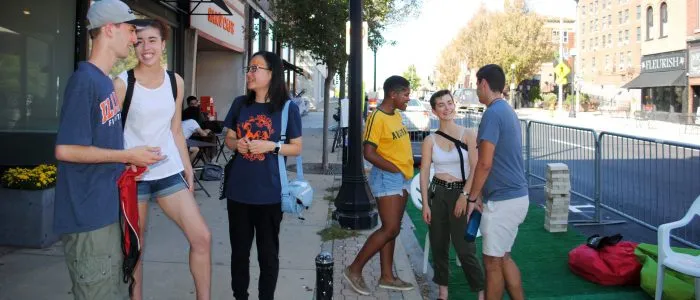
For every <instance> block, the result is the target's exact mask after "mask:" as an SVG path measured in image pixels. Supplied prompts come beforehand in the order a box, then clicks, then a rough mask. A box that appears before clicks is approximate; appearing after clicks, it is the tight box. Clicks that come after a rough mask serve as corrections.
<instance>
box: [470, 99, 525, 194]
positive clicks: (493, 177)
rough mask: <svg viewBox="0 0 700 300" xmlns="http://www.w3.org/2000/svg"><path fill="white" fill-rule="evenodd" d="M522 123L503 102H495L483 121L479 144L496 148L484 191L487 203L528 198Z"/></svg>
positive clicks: (488, 109) (490, 106)
mask: <svg viewBox="0 0 700 300" xmlns="http://www.w3.org/2000/svg"><path fill="white" fill-rule="evenodd" d="M520 130H521V129H520V120H518V115H516V114H515V111H513V108H511V107H510V105H508V103H507V102H506V101H505V100H503V99H498V100H494V101H493V102H491V105H489V107H488V108H487V109H486V111H485V112H484V115H483V116H482V117H481V124H479V133H478V135H477V141H478V142H479V143H481V141H484V140H485V141H488V142H490V143H492V144H494V145H495V146H496V149H495V151H494V154H493V163H492V164H491V172H490V173H489V177H488V178H486V183H485V184H484V188H483V189H482V194H483V196H484V201H499V200H510V199H513V198H518V197H522V196H525V195H527V193H528V191H527V181H526V180H525V168H524V167H523V154H522V153H523V152H522V151H523V145H522V133H521V131H520Z"/></svg>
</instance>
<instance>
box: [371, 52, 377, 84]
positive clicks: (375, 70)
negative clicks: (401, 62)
mask: <svg viewBox="0 0 700 300" xmlns="http://www.w3.org/2000/svg"><path fill="white" fill-rule="evenodd" d="M372 91H374V92H376V91H377V49H374V89H372Z"/></svg>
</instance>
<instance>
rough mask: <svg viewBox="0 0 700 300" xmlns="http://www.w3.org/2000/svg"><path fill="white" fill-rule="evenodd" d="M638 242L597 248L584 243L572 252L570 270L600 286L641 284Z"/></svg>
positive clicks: (570, 254)
mask: <svg viewBox="0 0 700 300" xmlns="http://www.w3.org/2000/svg"><path fill="white" fill-rule="evenodd" d="M636 248H637V243H633V242H628V241H623V242H619V243H616V244H614V245H606V246H602V247H601V248H600V249H598V250H596V249H594V248H593V247H591V246H589V245H581V246H578V247H576V248H574V249H573V250H571V252H569V269H571V271H572V272H573V273H574V274H576V275H578V276H581V277H583V278H585V279H587V280H589V281H592V282H595V283H597V284H600V285H639V280H640V271H641V270H642V265H641V264H640V263H639V262H638V261H637V257H636V256H635V255H634V249H636Z"/></svg>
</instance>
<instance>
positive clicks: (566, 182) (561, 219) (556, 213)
mask: <svg viewBox="0 0 700 300" xmlns="http://www.w3.org/2000/svg"><path fill="white" fill-rule="evenodd" d="M546 180H547V182H546V184H545V187H544V192H545V202H546V203H545V217H544V228H545V229H546V230H547V231H549V232H566V230H567V226H568V224H569V203H570V201H571V180H570V179H569V167H568V166H567V165H565V164H563V163H551V164H547V173H546Z"/></svg>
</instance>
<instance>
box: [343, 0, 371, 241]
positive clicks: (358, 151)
mask: <svg viewBox="0 0 700 300" xmlns="http://www.w3.org/2000/svg"><path fill="white" fill-rule="evenodd" d="M362 44H363V43H362V0H350V62H349V64H348V67H349V68H350V74H349V79H350V80H349V81H350V84H349V86H348V92H349V94H350V127H349V132H348V147H347V151H348V163H347V165H345V166H344V167H343V183H342V185H341V186H340V191H338V196H337V198H335V207H336V210H335V212H333V217H334V218H335V219H336V220H338V223H339V225H340V226H341V227H342V228H350V229H371V228H374V227H375V226H377V221H378V220H377V211H376V209H375V207H376V202H375V200H374V197H373V196H372V194H371V193H370V189H369V185H368V184H367V178H366V177H365V175H364V160H363V159H362V137H361V135H362V115H361V114H362V102H364V97H363V95H362Z"/></svg>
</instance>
